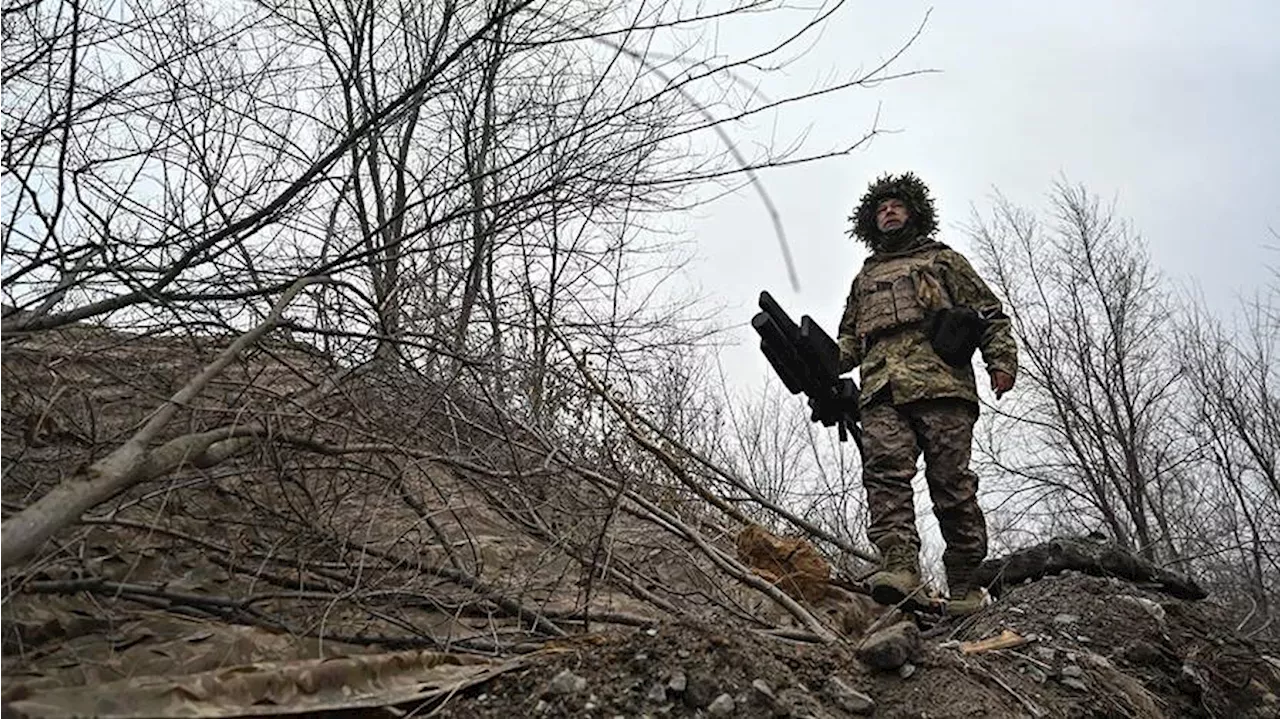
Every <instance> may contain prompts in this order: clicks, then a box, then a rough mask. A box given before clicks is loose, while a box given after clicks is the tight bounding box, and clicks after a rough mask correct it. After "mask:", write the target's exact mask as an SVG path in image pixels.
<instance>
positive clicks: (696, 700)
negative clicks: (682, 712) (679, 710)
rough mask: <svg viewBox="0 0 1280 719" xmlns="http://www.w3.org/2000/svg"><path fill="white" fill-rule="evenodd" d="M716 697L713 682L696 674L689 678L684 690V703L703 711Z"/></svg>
mask: <svg viewBox="0 0 1280 719" xmlns="http://www.w3.org/2000/svg"><path fill="white" fill-rule="evenodd" d="M715 696H716V687H715V684H713V683H712V682H711V681H709V680H707V679H706V678H704V677H702V676H701V675H698V674H694V675H693V676H691V677H689V679H688V681H687V683H686V686H685V690H684V703H685V704H687V705H688V706H690V707H692V708H694V709H701V708H703V707H705V706H707V705H708V704H710V703H711V700H712V699H714V698H715Z"/></svg>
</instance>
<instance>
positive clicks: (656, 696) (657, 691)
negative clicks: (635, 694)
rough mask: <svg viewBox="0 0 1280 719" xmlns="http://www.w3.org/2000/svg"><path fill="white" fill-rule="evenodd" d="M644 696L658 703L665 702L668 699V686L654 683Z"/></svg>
mask: <svg viewBox="0 0 1280 719" xmlns="http://www.w3.org/2000/svg"><path fill="white" fill-rule="evenodd" d="M644 698H645V699H648V700H649V701H651V702H657V703H658V704H662V703H665V702H666V701H667V688H666V687H665V686H663V685H662V684H654V685H653V686H651V687H649V691H648V693H646V694H645V695H644Z"/></svg>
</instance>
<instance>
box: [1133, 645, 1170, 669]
mask: <svg viewBox="0 0 1280 719" xmlns="http://www.w3.org/2000/svg"><path fill="white" fill-rule="evenodd" d="M1124 658H1125V661H1127V662H1129V663H1130V664H1133V665H1135V666H1153V665H1156V664H1162V663H1163V662H1164V652H1162V651H1160V648H1159V647H1157V646H1156V645H1154V644H1152V643H1151V642H1144V641H1141V640H1139V641H1136V642H1134V643H1133V644H1132V645H1130V646H1129V647H1128V648H1127V649H1125V650H1124Z"/></svg>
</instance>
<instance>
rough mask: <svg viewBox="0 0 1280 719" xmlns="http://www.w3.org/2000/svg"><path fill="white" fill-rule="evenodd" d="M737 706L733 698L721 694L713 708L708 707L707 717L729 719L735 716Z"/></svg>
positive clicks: (712, 705)
mask: <svg viewBox="0 0 1280 719" xmlns="http://www.w3.org/2000/svg"><path fill="white" fill-rule="evenodd" d="M736 708H737V704H736V703H735V702H734V701H733V697H731V696H729V695H728V694H721V695H720V696H718V697H716V698H715V701H713V702H711V706H709V707H707V716H710V717H728V716H733V712H734V710H735V709H736Z"/></svg>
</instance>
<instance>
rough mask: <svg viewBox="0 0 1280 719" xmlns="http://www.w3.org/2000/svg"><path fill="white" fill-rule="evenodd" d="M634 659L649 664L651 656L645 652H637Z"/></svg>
mask: <svg viewBox="0 0 1280 719" xmlns="http://www.w3.org/2000/svg"><path fill="white" fill-rule="evenodd" d="M634 659H635V660H636V661H638V662H647V661H649V655H648V654H645V653H644V652H636V655H635V657H634Z"/></svg>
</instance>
